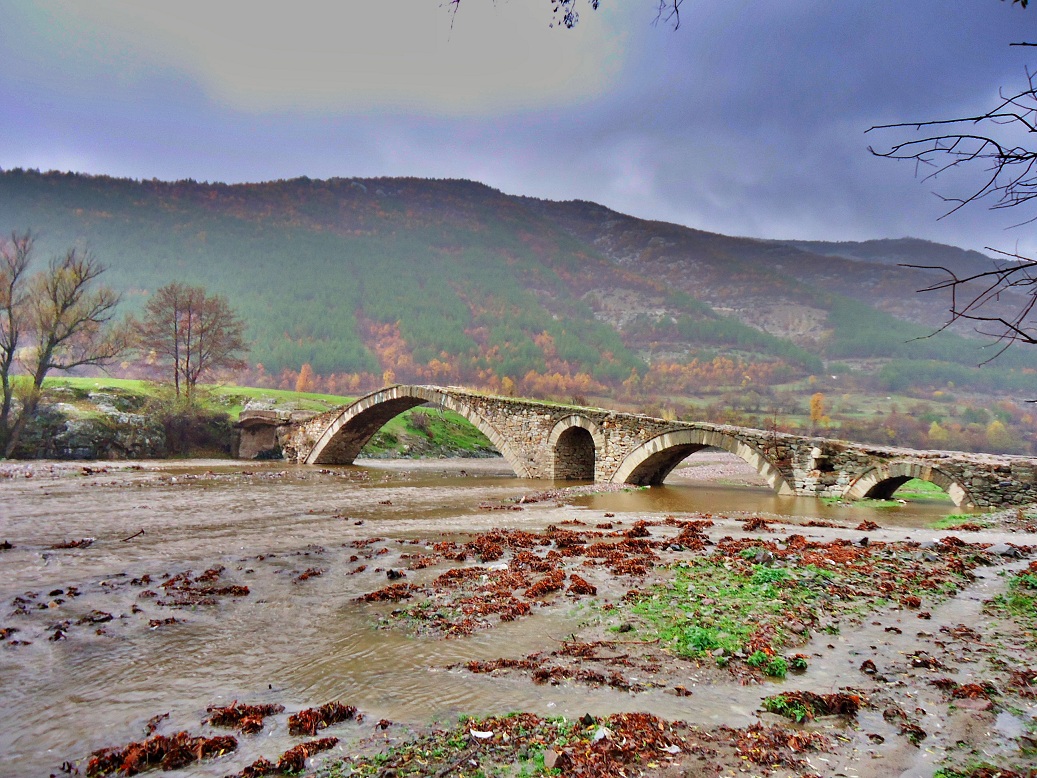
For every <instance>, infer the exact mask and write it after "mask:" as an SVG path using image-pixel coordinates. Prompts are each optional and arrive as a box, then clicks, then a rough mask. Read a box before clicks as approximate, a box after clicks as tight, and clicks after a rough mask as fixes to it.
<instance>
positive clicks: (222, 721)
mask: <svg viewBox="0 0 1037 778" xmlns="http://www.w3.org/2000/svg"><path fill="white" fill-rule="evenodd" d="M205 710H206V713H208V714H209V716H208V718H206V719H205V723H206V724H211V725H213V726H214V727H233V728H234V729H237V730H239V731H240V732H241V733H242V734H244V735H251V734H254V733H256V732H259V730H261V729H262V728H263V719H265V718H266V717H267V716H274V715H276V714H278V713H283V712H284V706H283V705H277V704H266V705H238V703H237V701H234V702H232V703H231V704H230V705H227V706H225V707H216V706H209V707H208V708H206V709H205Z"/></svg>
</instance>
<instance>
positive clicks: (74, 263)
mask: <svg viewBox="0 0 1037 778" xmlns="http://www.w3.org/2000/svg"><path fill="white" fill-rule="evenodd" d="M34 243H35V240H34V238H33V236H32V234H31V233H29V232H25V233H23V234H17V233H12V235H11V238H10V239H9V240H0V385H2V387H3V404H2V406H0V450H2V451H3V454H4V456H10V455H11V453H12V452H13V451H14V449H15V447H16V446H17V445H18V441H19V439H20V437H21V433H22V431H23V430H24V428H25V425H26V424H27V423H28V422H29V420H31V419H32V418H33V417H34V416H35V415H36V411H37V409H38V407H39V403H40V398H41V396H42V394H43V381H44V379H45V378H46V377H47V375H48V373H50V372H51V371H52V370H71V369H73V368H76V367H82V366H85V365H104V364H106V363H108V362H110V361H111V360H113V359H115V358H116V357H117V356H119V354H121V353H122V352H123V351H124V350H125V348H126V345H127V341H126V337H125V330H124V329H123V328H120V327H116V326H113V325H112V324H111V322H112V318H113V317H114V315H115V308H116V306H117V305H118V303H119V295H117V294H116V293H115V292H114V291H112V290H111V289H110V288H109V287H107V286H99V287H98V286H95V282H96V281H97V278H98V277H99V276H100V275H101V274H102V273H103V272H104V270H105V267H104V265H102V264H101V263H100V262H98V261H97V260H96V259H95V258H94V257H93V256H92V255H91V254H90V253H89V252H87V251H82V250H80V249H77V248H70V249H68V250H67V251H66V252H65V253H64V254H63V255H58V256H56V257H54V258H53V259H52V260H51V261H50V263H49V265H48V266H47V268H46V269H44V270H40V271H39V272H37V273H35V274H32V275H30V274H29V267H30V265H31V263H32V259H33V249H34ZM16 365H18V366H20V367H21V368H22V369H23V371H24V372H25V373H27V374H28V378H29V380H28V382H26V383H24V384H23V385H22V387H23V389H24V391H23V392H22V395H21V409H20V411H19V412H18V413H17V415H16V416H13V417H12V411H13V406H14V403H13V400H14V390H15V385H14V382H13V380H12V378H13V371H14V368H15V366H16Z"/></svg>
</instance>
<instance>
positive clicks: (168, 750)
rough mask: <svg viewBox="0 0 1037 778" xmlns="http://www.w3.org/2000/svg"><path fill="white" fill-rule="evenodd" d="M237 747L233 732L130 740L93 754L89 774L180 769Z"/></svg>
mask: <svg viewBox="0 0 1037 778" xmlns="http://www.w3.org/2000/svg"><path fill="white" fill-rule="evenodd" d="M237 747H238V741H237V740H236V739H235V738H233V737H231V736H230V735H219V736H217V737H211V738H206V737H196V736H194V735H191V734H190V733H188V732H177V733H176V734H175V735H172V736H170V737H166V736H165V735H155V736H153V737H149V738H148V739H147V740H142V741H141V742H139V743H129V744H127V745H126V746H123V747H122V748H102V749H101V750H99V751H94V752H93V753H92V754H90V759H89V761H88V762H87V765H86V774H87V775H88V776H95V775H111V774H113V773H118V774H120V775H136V774H137V773H140V772H144V771H145V770H155V769H162V770H177V769H179V768H181V767H186V766H187V765H189V764H191V763H192V762H196V761H198V760H199V759H208V758H211V757H216V756H222V755H223V754H226V753H228V752H230V751H233V750H235V749H236V748H237Z"/></svg>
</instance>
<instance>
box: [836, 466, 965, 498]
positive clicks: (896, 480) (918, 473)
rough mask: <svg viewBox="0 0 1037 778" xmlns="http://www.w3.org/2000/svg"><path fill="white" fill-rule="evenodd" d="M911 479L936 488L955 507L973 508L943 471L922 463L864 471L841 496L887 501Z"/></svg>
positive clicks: (878, 467)
mask: <svg viewBox="0 0 1037 778" xmlns="http://www.w3.org/2000/svg"><path fill="white" fill-rule="evenodd" d="M913 478H918V479H919V480H922V481H929V482H930V483H933V484H936V485H937V486H939V487H940V488H941V489H943V490H944V491H945V492H947V495H948V496H949V497H950V498H951V501H952V502H954V504H955V505H957V506H959V507H962V506H972V505H974V504H975V502H974V500H973V498H972V495H971V494H969V490H968V489H966V488H965V486H964V485H963V484H961V483H960V482H959V481H957V480H955V479H954V478H952V477H951V476H950V475H948V474H947V473H945V472H944V471H942V470H940V469H939V468H936V467H933V466H932V465H927V464H925V463H924V462H911V461H904V460H900V461H894V462H887V463H884V464H880V465H876V466H875V467H872V468H869V469H868V470H866V471H864V473H862V474H861V475H860V477H858V478H857V479H856V480H855V481H854V482H853V483H851V484H850V486H849V487H848V488H847V490H846V491H845V492H844V493H843V499H846V500H888V499H890V498H891V497H892V496H893V494H894V492H896V490H897V489H899V488H900V487H901V486H903V485H904V484H905V483H907V482H908V481H910V480H911V479H913Z"/></svg>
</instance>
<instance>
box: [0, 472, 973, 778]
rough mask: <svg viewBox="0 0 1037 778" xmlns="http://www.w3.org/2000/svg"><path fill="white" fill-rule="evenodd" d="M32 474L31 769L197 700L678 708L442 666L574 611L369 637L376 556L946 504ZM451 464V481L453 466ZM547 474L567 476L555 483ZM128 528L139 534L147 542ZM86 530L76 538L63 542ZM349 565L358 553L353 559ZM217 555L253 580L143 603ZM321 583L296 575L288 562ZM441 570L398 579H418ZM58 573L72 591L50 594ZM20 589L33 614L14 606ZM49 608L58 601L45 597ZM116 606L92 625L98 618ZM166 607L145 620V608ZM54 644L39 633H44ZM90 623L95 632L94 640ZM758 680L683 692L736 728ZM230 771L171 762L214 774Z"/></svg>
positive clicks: (17, 671)
mask: <svg viewBox="0 0 1037 778" xmlns="http://www.w3.org/2000/svg"><path fill="white" fill-rule="evenodd" d="M32 467H33V468H36V470H35V471H34V472H33V477H25V476H26V473H27V472H28V466H27V469H26V470H19V471H18V472H17V474H16V476H17V477H12V478H3V479H0V542H2V541H5V540H6V541H8V542H10V543H12V544H13V546H14V547H13V548H12V549H10V550H5V551H0V565H2V567H0V570H2V575H0V629H6V628H12V627H15V628H17V629H18V630H19V632H17V633H14V634H13V638H14V639H19V640H24V641H25V642H27V643H29V645H23V646H13V645H11V643H10V638H9V639H8V640H7V641H6V642H5V643H4V645H2V646H0V775H12V776H13V775H19V776H20V775H46V774H49V773H51V772H57V770H58V767H59V766H60V765H61V763H62V762H63V761H65V760H66V759H68V760H75V759H81V758H82V757H84V756H86V755H87V754H88V753H89V752H90V751H92V750H94V749H97V748H100V747H102V746H109V745H117V744H122V743H125V742H128V741H130V740H138V739H140V738H141V737H143V735H144V730H143V726H144V723H145V722H146V721H147V720H148V719H150V718H151V717H153V716H155V715H158V714H162V713H167V712H168V713H169V714H170V719H169V726H170V727H174V728H179V729H190V730H191V731H194V732H199V731H201V730H202V728H201V721H202V719H203V718H204V716H205V708H206V706H208V705H214V704H228V703H230V702H231V701H233V700H240V701H242V702H249V703H259V702H279V703H282V704H284V705H285V706H286V707H287V708H288V709H289V711H292V710H298V709H299V708H302V707H306V706H309V705H315V704H321V703H324V702H327V701H329V700H331V699H335V698H341V699H342V700H343V701H344V702H346V703H348V704H351V705H356V706H358V707H359V708H360V709H361V710H364V711H365V712H366V713H367V714H368V716H369V717H370V718H371V719H372V720H374V721H377V720H378V719H379V718H382V717H385V718H389V719H391V720H394V721H402V722H406V723H412V724H421V723H425V722H428V721H430V720H434V719H444V718H450V717H453V716H456V714H458V713H460V712H466V713H476V714H478V713H493V712H501V711H507V710H518V709H522V710H529V711H532V712H536V713H541V714H545V715H546V714H561V715H568V716H579V715H582V714H583V713H584V712H586V711H587V710H594V711H595V712H596V713H599V714H604V713H609V712H616V711H621V710H650V711H653V712H655V713H658V714H659V715H663V716H667V717H671V718H686V717H688V716H689V715H690V714H691V713H692V711H689V710H688V708H687V705H686V703H685V702H682V701H681V700H680V698H677V697H674V696H672V695H665V694H663V693H661V692H658V693H656V692H649V693H646V694H643V695H639V696H637V697H634V696H631V695H629V694H625V693H620V692H616V691H613V690H610V689H589V688H572V687H568V686H562V687H549V686H548V687H534V686H532V685H531V684H529V683H528V681H526V680H523V679H522V678H520V677H517V676H516V677H508V676H505V677H502V678H495V677H492V676H481V675H480V676H474V675H470V674H466V673H462V672H460V671H457V670H450V669H447V666H448V665H451V664H454V663H457V662H460V661H463V660H469V659H493V658H497V657H499V656H509V657H519V656H523V655H525V654H527V653H529V652H530V651H533V650H535V649H538V648H541V647H542V646H543V643H544V641H545V637H544V636H549V637H555V638H556V639H561V638H562V637H564V636H565V635H567V634H569V633H570V632H572V631H574V630H575V629H577V628H578V625H579V622H580V620H581V619H583V618H586V613H580V612H570V611H568V610H567V609H568V608H570V607H572V606H571V605H563V606H560V607H558V608H555V609H546V610H542V611H538V612H537V613H536V615H534V616H533V617H530V618H528V619H524V620H521V621H517V622H515V623H513V624H505V625H502V626H501V627H499V628H496V629H494V630H492V631H488V632H484V633H480V634H476V635H473V636H471V637H470V638H466V639H462V640H453V641H435V640H426V639H422V638H416V637H408V636H404V635H401V634H397V633H390V632H385V631H380V630H378V629H377V628H376V624H377V614H378V613H379V609H378V608H377V607H375V606H366V605H360V604H358V603H357V602H356V598H357V597H358V596H359V595H361V594H364V593H366V592H369V591H372V590H374V589H377V588H379V587H381V586H384V585H385V581H386V579H385V573H384V570H382V569H381V568H388V567H391V566H405V564H404V563H403V562H401V554H403V553H412V554H413V553H423V552H424V551H425V550H426V545H427V544H428V543H429V542H432V541H433V540H436V539H439V538H442V537H444V536H449V535H451V534H457V533H460V532H465V531H480V530H486V529H489V528H493V527H519V528H525V529H536V528H541V527H543V526H546V525H547V524H549V523H552V522H558V521H560V520H564V519H566V518H572V517H573V516H574V515H578V513H579V512H581V511H583V510H588V509H589V510H595V511H611V512H618V511H635V512H639V513H644V514H649V513H655V512H658V513H684V512H707V513H714V514H716V513H725V512H739V511H749V512H754V513H772V514H783V515H791V516H817V517H820V518H824V519H831V520H836V521H846V522H849V523H854V524H855V523H857V522H859V521H862V520H864V519H865V518H867V519H871V520H874V521H877V522H879V523H880V524H886V525H901V526H904V525H906V526H917V525H921V524H925V523H928V522H931V521H933V520H935V519H936V518H939V517H940V516H943V515H946V514H947V513H951V512H953V508H952V507H950V506H949V505H943V506H917V505H912V506H900V507H898V508H895V509H882V510H875V509H860V508H851V507H844V506H825V505H824V504H822V503H821V502H819V501H816V500H805V499H795V498H782V497H776V496H774V495H773V494H772V493H771V492H770V491H769V490H768V489H766V488H761V487H755V486H754V487H724V486H716V485H704V484H702V483H692V482H684V483H678V482H677V481H675V482H674V483H673V484H672V485H667V486H663V487H656V488H652V489H647V490H634V491H630V492H618V493H607V494H599V495H595V496H592V497H587V498H581V499H579V500H578V501H577V504H578V506H579V507H578V508H577V509H576V510H574V509H571V508H558V507H556V506H555V505H554V503H552V502H548V503H540V504H535V505H531V506H527V507H526V509H525V510H523V511H488V510H485V509H484V508H482V507H480V506H483V505H485V504H499V503H502V502H506V501H509V500H512V499H515V498H517V497H518V496H519V495H522V494H525V493H528V492H535V491H539V490H544V489H548V488H552V487H554V486H556V485H555V484H551V483H550V482H536V481H529V480H522V479H518V478H515V477H514V475H513V474H512V473H511V472H510V471H509V470H508V468H507V465H506V464H505V463H504V462H503V461H502V460H483V461H475V462H472V461H464V462H457V461H455V462H439V463H429V462H420V463H419V462H382V461H378V462H365V463H364V464H363V465H362V466H353V467H331V468H316V467H305V466H288V465H285V464H284V463H241V462H233V463H231V462H206V463H188V464H184V463H172V464H168V465H167V464H164V463H147V464H144V465H142V466H140V467H138V468H137V469H129V468H126V467H123V466H119V467H116V466H113V467H112V469H111V470H110V472H97V471H96V468H97V464H96V463H91V467H92V468H94V470H93V471H91V470H88V469H85V468H81V467H79V466H75V465H62V466H60V467H58V466H55V468H54V469H47V468H48V467H49V466H47V465H39V464H34V465H33V466H32ZM462 471H464V472H462ZM558 486H560V485H558ZM141 533H142V534H141ZM373 536H379V537H382V538H384V539H385V540H384V542H383V546H384V547H385V548H386V549H388V550H387V551H386V552H385V556H382V557H377V558H376V559H375V560H374V561H372V562H371V563H370V564H369V568H368V569H366V570H364V571H362V572H355V570H356V565H355V564H353V563H351V562H350V557H351V555H354V554H356V553H357V550H356V548H355V547H353V546H352V545H351V544H352V542H353V541H355V540H359V539H365V538H370V537H373ZM82 538H92V539H93V543H92V544H91V545H89V546H88V547H85V548H75V549H58V548H55V546H58V545H60V544H62V543H65V542H67V541H69V540H78V539H82ZM361 561H362V560H361ZM214 565H223V566H225V567H226V568H227V574H226V575H227V580H228V581H229V582H233V583H238V584H245V585H247V586H248V587H249V588H250V590H251V593H250V595H249V596H248V597H246V598H241V599H240V600H236V601H232V602H231V601H224V602H222V603H221V604H219V605H216V606H205V607H197V608H187V609H178V610H173V609H168V608H162V607H160V606H158V605H156V601H155V598H151V599H148V598H141V597H140V594H141V592H142V589H143V587H142V586H134V585H131V583H130V582H131V581H132V579H133V578H135V577H139V576H142V575H144V574H149V575H151V576H152V579H153V583H152V584H151V586H152V588H160V587H159V584H160V583H161V582H162V581H163V580H164V579H165V576H168V575H171V574H175V573H178V572H181V571H183V570H187V569H192V570H194V571H195V573H196V574H197V573H199V572H201V571H202V570H204V569H206V568H207V567H211V566H214ZM309 568H319V569H323V570H326V571H327V572H326V574H323V575H320V576H317V577H314V578H312V579H309V580H306V581H305V582H303V583H298V582H295V580H294V578H295V576H296V575H297V574H298V573H299V572H300V571H302V570H305V569H309ZM441 569H442V568H436V567H433V568H429V569H428V570H422V571H412V572H411V573H409V580H410V581H412V582H414V583H419V584H420V583H421V582H422V581H424V580H426V578H427V577H432V576H434V575H436V574H438V573H439V572H441ZM70 585H73V586H76V587H78V589H79V590H80V591H81V596H79V597H74V598H72V597H69V596H68V595H67V594H61V595H56V594H54V593H53V592H55V591H57V590H59V589H61V590H63V591H65V590H67V587H69V586H70ZM26 592H32V593H33V594H34V596H33V597H30V598H29V602H30V603H31V606H30V610H29V612H28V615H23V614H18V613H16V612H15V611H16V610H17V608H16V606H15V598H16V597H18V596H23V597H24V596H25V593H26ZM58 600H62V602H58ZM95 610H96V611H104V612H106V613H111V614H112V617H113V618H112V620H111V621H108V622H104V623H102V624H100V625H99V626H98V625H95V624H93V623H91V622H89V621H88V620H85V621H84V618H85V617H86V616H87V615H88V614H90V613H91V612H92V611H95ZM169 616H175V617H176V618H178V619H179V620H180V623H177V624H173V625H170V626H162V627H158V628H151V627H149V620H151V619H163V618H166V617H169ZM63 622H68V624H67V625H66V626H65V627H64V631H65V632H66V633H67V639H64V640H57V641H52V640H50V639H49V636H51V635H53V634H54V629H55V625H57V624H61V623H63ZM98 630H100V632H98ZM758 696H759V695H758V692H757V691H756V690H752V689H747V690H743V689H740V688H739V689H734V690H732V689H701V690H700V691H696V696H695V710H694V712H693V713H694V717H695V718H696V720H699V721H703V722H712V723H729V724H736V725H741V724H745V723H748V721H749V720H750V717H751V714H752V711H753V709H754V707H755V705H756V702H757V701H758ZM240 741H241V747H240V751H239V752H238V754H237V755H235V757H234V761H233V765H237V766H238V767H234V768H233V769H238V768H239V767H240V766H241V765H243V764H247V763H248V762H251V761H252V760H253V759H255V758H257V757H258V756H260V755H263V756H267V757H269V756H272V755H275V754H276V753H279V752H280V751H283V750H284V749H286V748H288V747H289V746H291V745H294V740H292V739H290V738H288V737H287V735H286V734H285V728H284V726H283V722H281V726H277V727H270V728H269V730H264V733H263V734H262V735H259V736H255V737H252V738H240ZM229 767H230V765H229V764H228V763H227V762H225V761H224V762H221V761H217V762H214V763H208V764H202V765H197V766H194V767H192V768H191V770H189V771H183V772H179V773H177V774H178V775H185V774H188V775H214V776H215V775H224V774H226V773H227V772H232V771H233V770H231V769H229Z"/></svg>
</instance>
